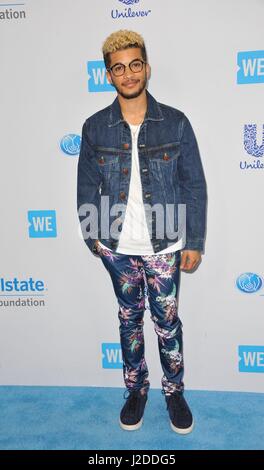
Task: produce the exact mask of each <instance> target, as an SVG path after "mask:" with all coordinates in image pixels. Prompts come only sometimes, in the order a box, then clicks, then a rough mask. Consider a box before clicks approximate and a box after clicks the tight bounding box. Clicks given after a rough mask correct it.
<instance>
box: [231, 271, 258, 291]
mask: <svg viewBox="0 0 264 470" xmlns="http://www.w3.org/2000/svg"><path fill="white" fill-rule="evenodd" d="M262 285H263V281H262V278H261V277H260V276H259V275H258V274H256V273H243V274H240V276H239V277H238V278H237V280H236V286H237V288H238V289H239V290H240V291H241V292H244V293H245V294H254V293H255V292H258V291H259V290H260V289H261V287H262Z"/></svg>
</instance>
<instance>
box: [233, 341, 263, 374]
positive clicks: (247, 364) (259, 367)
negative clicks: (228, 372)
mask: <svg viewBox="0 0 264 470" xmlns="http://www.w3.org/2000/svg"><path fill="white" fill-rule="evenodd" d="M238 360H239V372H262V373H263V372H264V346H252V345H250V346H248V345H246V346H244V345H241V346H238Z"/></svg>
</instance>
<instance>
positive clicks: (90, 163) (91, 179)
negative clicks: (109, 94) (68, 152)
mask: <svg viewBox="0 0 264 470" xmlns="http://www.w3.org/2000/svg"><path fill="white" fill-rule="evenodd" d="M101 182H102V176H101V173H100V171H99V169H98V168H97V164H96V160H95V151H94V148H93V145H92V144H91V142H90V140H89V120H86V121H85V123H84V124H83V127H82V141H81V149H80V155H79V160H78V170H77V209H78V217H79V221H80V224H81V229H82V234H83V238H84V241H85V243H86V245H87V246H88V248H89V249H90V250H91V252H92V253H93V255H94V256H96V257H99V255H98V254H97V252H96V251H95V241H96V240H97V239H98V238H99V231H98V225H99V220H98V218H99V206H100V191H99V188H100V185H101ZM87 204H89V205H91V206H92V207H91V206H90V207H88V206H87ZM87 217H88V219H87V220H88V224H87V223H86V222H85V219H86V218H87Z"/></svg>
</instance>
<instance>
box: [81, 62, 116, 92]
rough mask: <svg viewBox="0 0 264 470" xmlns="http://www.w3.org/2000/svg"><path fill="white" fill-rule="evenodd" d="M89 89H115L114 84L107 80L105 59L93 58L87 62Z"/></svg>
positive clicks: (97, 90)
mask: <svg viewBox="0 0 264 470" xmlns="http://www.w3.org/2000/svg"><path fill="white" fill-rule="evenodd" d="M87 72H88V91H89V92H100V91H115V88H114V87H113V85H111V84H110V83H109V82H108V80H107V75H106V68H105V64H104V61H103V60H92V61H89V62H87Z"/></svg>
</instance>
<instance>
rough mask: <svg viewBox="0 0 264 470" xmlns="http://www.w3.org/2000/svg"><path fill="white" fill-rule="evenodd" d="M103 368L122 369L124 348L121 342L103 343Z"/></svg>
mask: <svg viewBox="0 0 264 470" xmlns="http://www.w3.org/2000/svg"><path fill="white" fill-rule="evenodd" d="M102 367H103V369H122V368H123V360H122V350H121V345H120V343H102Z"/></svg>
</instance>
